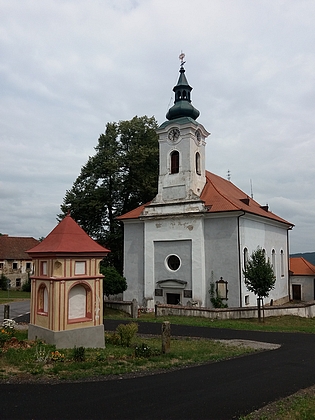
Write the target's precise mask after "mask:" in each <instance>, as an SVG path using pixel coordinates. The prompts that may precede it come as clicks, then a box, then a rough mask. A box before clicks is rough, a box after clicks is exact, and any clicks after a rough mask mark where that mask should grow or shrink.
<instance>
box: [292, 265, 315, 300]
mask: <svg viewBox="0 0 315 420" xmlns="http://www.w3.org/2000/svg"><path fill="white" fill-rule="evenodd" d="M290 283H291V298H292V300H294V301H299V300H301V301H304V302H307V301H311V300H315V266H314V265H313V264H311V263H310V262H309V261H307V260H306V259H305V258H303V257H291V258H290Z"/></svg>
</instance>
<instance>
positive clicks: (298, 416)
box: [240, 387, 315, 420]
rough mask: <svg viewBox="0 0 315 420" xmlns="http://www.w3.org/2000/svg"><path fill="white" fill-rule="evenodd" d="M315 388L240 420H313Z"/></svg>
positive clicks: (305, 390) (314, 414) (277, 402)
mask: <svg viewBox="0 0 315 420" xmlns="http://www.w3.org/2000/svg"><path fill="white" fill-rule="evenodd" d="M314 419H315V387H311V388H308V389H303V390H301V391H299V392H297V393H296V394H293V395H291V396H289V397H287V398H284V399H282V400H280V401H276V402H274V403H272V404H269V405H267V406H266V407H263V408H262V409H260V410H257V411H255V412H254V413H251V414H249V415H248V416H244V417H241V419H240V420H314Z"/></svg>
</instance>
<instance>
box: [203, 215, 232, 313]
mask: <svg viewBox="0 0 315 420" xmlns="http://www.w3.org/2000/svg"><path fill="white" fill-rule="evenodd" d="M205 241H206V244H205V252H206V290H207V295H206V296H207V306H209V307H210V306H211V303H210V295H209V293H208V291H209V288H210V283H215V282H216V281H217V280H220V277H222V278H223V279H224V280H225V281H227V282H228V286H227V287H228V300H227V302H226V303H227V304H228V306H229V307H233V306H239V303H240V274H239V273H240V269H239V252H238V229H237V217H236V216H235V215H232V216H230V215H225V216H223V215H221V216H220V215H216V217H213V216H211V217H207V218H206V219H205Z"/></svg>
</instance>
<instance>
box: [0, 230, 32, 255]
mask: <svg viewBox="0 0 315 420" xmlns="http://www.w3.org/2000/svg"><path fill="white" fill-rule="evenodd" d="M38 243H39V241H38V240H37V239H35V238H31V237H22V236H8V235H1V236H0V260H30V259H31V258H30V256H29V255H28V254H27V253H26V251H27V250H28V249H29V248H30V247H34V246H35V245H37V244H38Z"/></svg>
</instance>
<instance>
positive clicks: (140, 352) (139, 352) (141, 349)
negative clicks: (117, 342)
mask: <svg viewBox="0 0 315 420" xmlns="http://www.w3.org/2000/svg"><path fill="white" fill-rule="evenodd" d="M135 356H136V357H150V356H151V348H150V347H149V346H148V345H147V344H146V343H142V344H141V346H136V347H135Z"/></svg>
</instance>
